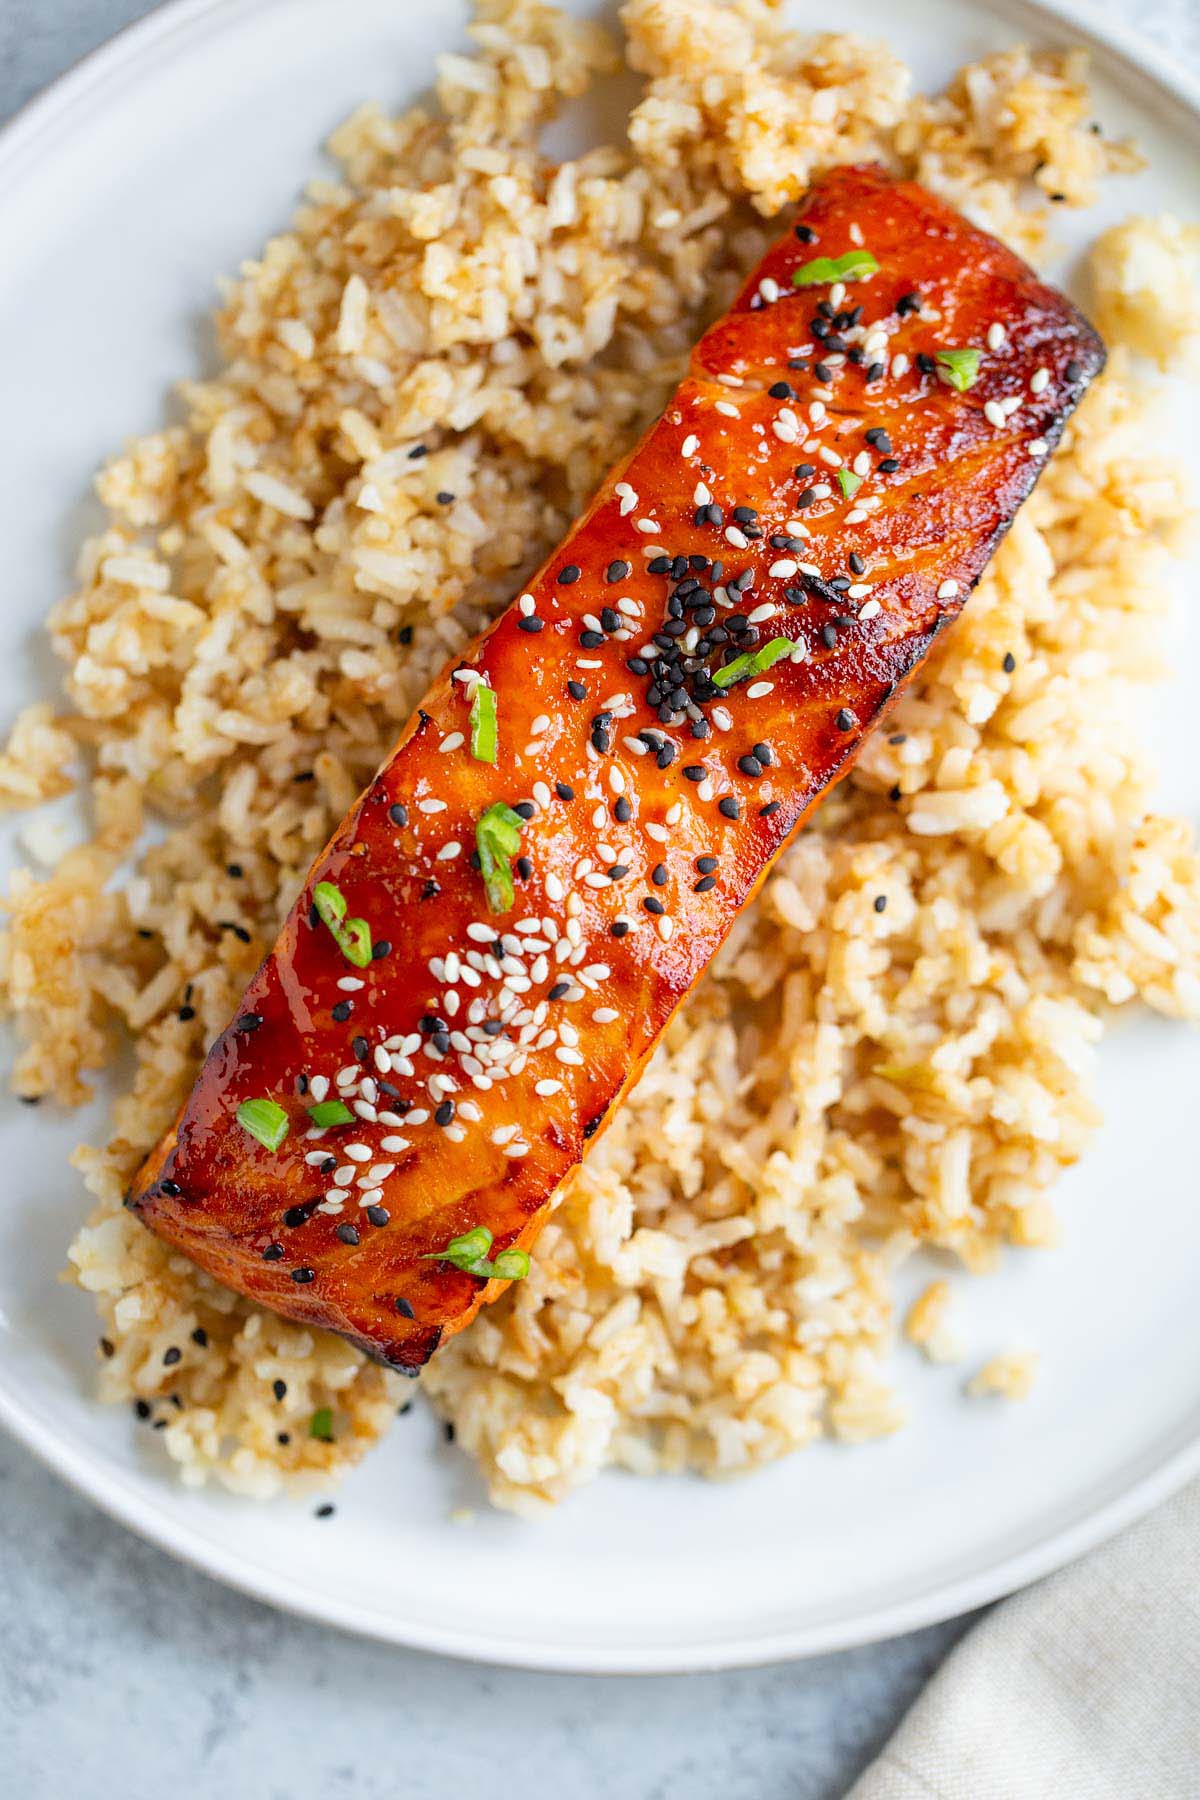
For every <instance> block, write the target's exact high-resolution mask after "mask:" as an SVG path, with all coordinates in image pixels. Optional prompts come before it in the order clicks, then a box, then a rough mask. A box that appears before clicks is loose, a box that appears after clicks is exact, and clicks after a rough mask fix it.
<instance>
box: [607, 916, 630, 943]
mask: <svg viewBox="0 0 1200 1800" xmlns="http://www.w3.org/2000/svg"><path fill="white" fill-rule="evenodd" d="M608 929H609V933H610V935H611V936H612V937H615V938H623V937H624V936H625V934H626V932H627V931H628V930H629V921H628V920H627V919H614V920H613V922H612V924H611V925H610V926H609V928H608Z"/></svg>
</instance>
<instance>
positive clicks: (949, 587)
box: [937, 580, 958, 600]
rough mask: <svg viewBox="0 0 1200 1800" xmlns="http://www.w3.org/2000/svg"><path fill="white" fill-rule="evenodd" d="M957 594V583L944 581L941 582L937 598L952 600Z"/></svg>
mask: <svg viewBox="0 0 1200 1800" xmlns="http://www.w3.org/2000/svg"><path fill="white" fill-rule="evenodd" d="M957 592H958V583H957V581H954V580H946V581H943V583H942V585H941V587H940V588H939V589H938V591H937V597H938V599H939V600H953V598H954V596H955V595H956V594H957Z"/></svg>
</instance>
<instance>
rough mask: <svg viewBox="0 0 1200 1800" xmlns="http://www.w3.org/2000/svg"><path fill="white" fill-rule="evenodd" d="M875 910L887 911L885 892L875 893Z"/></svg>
mask: <svg viewBox="0 0 1200 1800" xmlns="http://www.w3.org/2000/svg"><path fill="white" fill-rule="evenodd" d="M875 911H876V912H886V911H887V895H886V894H876V896H875Z"/></svg>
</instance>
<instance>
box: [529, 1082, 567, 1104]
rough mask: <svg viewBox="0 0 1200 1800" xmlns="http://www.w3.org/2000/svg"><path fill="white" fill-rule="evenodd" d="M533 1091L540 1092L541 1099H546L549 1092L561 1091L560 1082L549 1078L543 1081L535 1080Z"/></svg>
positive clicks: (556, 1092)
mask: <svg viewBox="0 0 1200 1800" xmlns="http://www.w3.org/2000/svg"><path fill="white" fill-rule="evenodd" d="M533 1091H534V1093H535V1094H540V1095H541V1096H542V1098H543V1099H546V1098H548V1096H549V1095H551V1094H558V1093H561V1092H562V1082H561V1081H552V1080H550V1079H549V1078H547V1079H546V1080H545V1081H535V1082H534V1084H533Z"/></svg>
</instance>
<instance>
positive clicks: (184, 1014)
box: [175, 1006, 196, 1025]
mask: <svg viewBox="0 0 1200 1800" xmlns="http://www.w3.org/2000/svg"><path fill="white" fill-rule="evenodd" d="M175 1016H176V1018H177V1019H181V1020H182V1021H183V1023H184V1024H185V1025H186V1024H187V1023H188V1022H189V1020H191V1019H194V1018H195V1016H196V1009H195V1007H194V1006H181V1007H180V1009H179V1011H178V1012H177V1013H176V1015H175Z"/></svg>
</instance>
